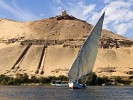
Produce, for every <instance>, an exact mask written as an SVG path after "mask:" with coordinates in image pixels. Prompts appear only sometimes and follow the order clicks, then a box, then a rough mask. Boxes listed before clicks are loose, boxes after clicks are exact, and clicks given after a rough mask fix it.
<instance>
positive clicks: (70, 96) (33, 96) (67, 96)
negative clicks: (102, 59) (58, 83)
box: [0, 86, 133, 100]
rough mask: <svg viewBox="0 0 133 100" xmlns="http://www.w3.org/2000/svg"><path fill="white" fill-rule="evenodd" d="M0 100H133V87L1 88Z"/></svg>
mask: <svg viewBox="0 0 133 100" xmlns="http://www.w3.org/2000/svg"><path fill="white" fill-rule="evenodd" d="M0 100H133V87H119V86H117V87H112V86H88V87H87V88H86V89H79V90H72V89H68V88H67V87H63V88H62V87H52V86H0Z"/></svg>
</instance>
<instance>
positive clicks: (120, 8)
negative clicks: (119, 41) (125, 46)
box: [105, 0, 133, 35]
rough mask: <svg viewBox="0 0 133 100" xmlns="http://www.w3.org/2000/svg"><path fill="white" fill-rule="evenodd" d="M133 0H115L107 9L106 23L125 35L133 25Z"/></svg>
mask: <svg viewBox="0 0 133 100" xmlns="http://www.w3.org/2000/svg"><path fill="white" fill-rule="evenodd" d="M131 2H132V1H131V0H127V1H120V0H119V1H114V2H111V3H110V6H109V8H108V9H107V11H106V18H105V24H106V25H107V26H108V27H111V29H112V30H114V31H115V32H116V33H117V34H120V35H125V34H126V33H127V32H128V30H130V29H131V28H132V27H131V26H133V23H132V22H131V20H133V17H132V16H133V11H132V10H131V7H132V3H131Z"/></svg>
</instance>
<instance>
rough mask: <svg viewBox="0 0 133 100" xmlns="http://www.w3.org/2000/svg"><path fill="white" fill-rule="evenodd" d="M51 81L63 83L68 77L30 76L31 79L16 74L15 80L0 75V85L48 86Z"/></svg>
mask: <svg viewBox="0 0 133 100" xmlns="http://www.w3.org/2000/svg"><path fill="white" fill-rule="evenodd" d="M52 80H61V81H65V80H67V81H68V80H69V79H68V77H66V76H63V75H60V76H59V77H55V76H49V77H39V78H37V77H35V76H31V78H29V76H28V75H27V74H26V73H25V74H17V75H16V78H13V77H9V76H6V75H0V85H25V84H27V85H28V84H40V85H43V84H50V82H51V81H52Z"/></svg>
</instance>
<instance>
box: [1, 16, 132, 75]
mask: <svg viewBox="0 0 133 100" xmlns="http://www.w3.org/2000/svg"><path fill="white" fill-rule="evenodd" d="M92 27H93V26H92V25H90V24H88V23H86V22H85V21H82V20H79V19H76V18H75V19H71V20H70V19H62V20H57V17H53V18H48V19H42V20H38V21H33V22H16V21H12V20H8V19H0V74H6V75H15V74H17V73H22V74H23V73H28V74H29V75H38V76H53V75H54V76H58V75H67V73H68V70H69V69H70V67H71V65H72V63H73V61H74V59H75V57H76V55H77V53H78V51H79V49H80V47H79V46H81V44H83V42H84V41H83V40H84V39H86V37H87V36H88V33H89V32H90V30H91V29H92ZM109 37H111V38H112V39H119V40H129V39H127V38H125V37H122V36H120V35H116V34H114V33H112V32H110V31H107V30H103V31H102V38H105V39H106V38H109ZM10 39H11V40H10ZM14 39H16V40H15V41H14ZM9 40H10V41H9ZM29 40H32V41H33V40H34V42H36V40H38V41H40V40H45V41H47V40H51V41H53V40H56V41H54V43H55V44H52V43H51V42H47V43H46V47H47V48H45V53H44V60H43V61H42V62H43V63H42V65H41V66H40V69H38V71H39V72H38V74H35V72H36V71H37V68H38V64H39V61H40V57H41V54H42V50H43V45H42V44H41V45H40V44H39V43H38V44H36V45H34V44H33V45H31V47H30V48H29V49H28V50H27V52H26V54H25V55H24V56H23V57H22V59H21V60H20V62H19V63H17V65H16V67H15V68H14V69H12V70H11V68H12V66H13V65H14V63H15V62H16V61H17V59H18V58H19V57H20V55H21V54H22V53H23V51H24V50H25V48H26V46H27V44H28V42H27V44H23V45H22V44H21V42H22V41H29ZM12 41H13V42H12ZM60 41H62V42H61V43H60ZM56 42H58V43H56ZM64 45H66V46H64ZM132 59H133V47H132V46H131V47H120V48H117V49H115V48H112V49H110V48H109V49H102V48H99V51H98V55H97V59H96V62H95V66H94V71H95V72H96V73H97V74H98V75H101V76H107V75H108V76H130V75H132V74H127V73H126V72H124V71H130V70H131V69H132V68H133V63H132ZM109 68H111V70H112V69H113V70H114V72H108V71H107V70H108V69H109ZM42 70H43V71H44V74H42V75H40V72H41V71H42ZM104 70H106V71H104ZM109 70H110V69H109Z"/></svg>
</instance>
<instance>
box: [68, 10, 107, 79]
mask: <svg viewBox="0 0 133 100" xmlns="http://www.w3.org/2000/svg"><path fill="white" fill-rule="evenodd" d="M104 14H105V12H104V13H103V14H102V16H101V17H100V19H99V20H98V22H97V24H96V25H95V26H94V27H93V29H92V30H91V32H90V33H91V34H90V35H89V36H88V38H87V39H86V41H85V42H84V44H83V45H82V47H81V49H80V51H81V50H82V49H83V48H84V45H85V44H86V42H87V41H88V39H89V38H90V37H91V35H92V33H93V31H94V29H95V28H96V26H97V25H98V24H99V22H100V21H101V27H100V28H101V29H100V36H99V37H101V30H102V24H103V19H104ZM93 34H94V33H93ZM99 41H100V38H99V39H98V43H99ZM89 44H90V43H89ZM90 49H91V48H90ZM96 49H97V50H96V54H95V56H96V55H97V51H98V48H96ZM81 53H82V52H79V54H78V55H77V57H76V59H75V60H74V63H73V64H72V66H71V69H70V70H69V73H68V76H69V79H70V80H71V81H76V79H77V75H78V64H79V60H80V58H79V57H80V54H81ZM94 58H96V57H94ZM94 60H95V59H94ZM94 63H95V61H94ZM92 65H94V64H92ZM91 71H92V68H91V69H90V71H89V72H87V73H85V74H83V75H80V76H78V78H81V77H83V76H85V75H87V74H88V73H90V72H91ZM80 74H81V72H80Z"/></svg>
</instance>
